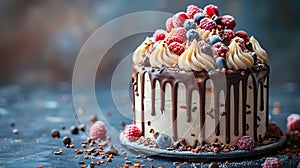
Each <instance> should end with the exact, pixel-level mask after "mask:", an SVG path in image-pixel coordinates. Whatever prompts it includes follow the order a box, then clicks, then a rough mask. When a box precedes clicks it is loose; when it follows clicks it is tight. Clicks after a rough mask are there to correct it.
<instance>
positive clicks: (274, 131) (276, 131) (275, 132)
mask: <svg viewBox="0 0 300 168" xmlns="http://www.w3.org/2000/svg"><path fill="white" fill-rule="evenodd" d="M282 135H283V134H282V131H281V130H280V128H279V126H278V125H277V124H275V123H270V124H269V126H268V130H267V131H266V134H265V137H267V138H280V137H281V136H282Z"/></svg>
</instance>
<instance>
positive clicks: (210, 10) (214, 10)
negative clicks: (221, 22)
mask: <svg viewBox="0 0 300 168" xmlns="http://www.w3.org/2000/svg"><path fill="white" fill-rule="evenodd" d="M204 12H205V13H206V14H207V15H208V16H209V17H212V16H213V15H217V16H219V8H218V7H217V6H216V5H213V4H210V5H207V6H205V8H204Z"/></svg>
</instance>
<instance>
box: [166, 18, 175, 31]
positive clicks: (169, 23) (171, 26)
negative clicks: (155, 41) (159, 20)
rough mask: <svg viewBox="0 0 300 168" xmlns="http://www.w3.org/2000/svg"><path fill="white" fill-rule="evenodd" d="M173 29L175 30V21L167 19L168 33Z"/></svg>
mask: <svg viewBox="0 0 300 168" xmlns="http://www.w3.org/2000/svg"><path fill="white" fill-rule="evenodd" d="M173 28H174V26H173V19H172V18H169V19H167V21H166V30H167V32H170V31H171V30H172V29H173Z"/></svg>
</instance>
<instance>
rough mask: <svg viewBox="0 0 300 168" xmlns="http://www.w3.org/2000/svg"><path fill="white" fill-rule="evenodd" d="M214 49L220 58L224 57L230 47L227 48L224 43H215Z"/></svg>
mask: <svg viewBox="0 0 300 168" xmlns="http://www.w3.org/2000/svg"><path fill="white" fill-rule="evenodd" d="M212 47H213V49H214V50H215V51H217V53H218V55H220V56H224V55H225V54H226V52H227V51H228V50H229V48H228V46H226V45H225V44H224V43H222V42H218V43H215V44H214V45H213V46H212Z"/></svg>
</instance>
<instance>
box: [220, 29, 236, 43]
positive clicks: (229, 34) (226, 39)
mask: <svg viewBox="0 0 300 168" xmlns="http://www.w3.org/2000/svg"><path fill="white" fill-rule="evenodd" d="M233 38H234V32H233V31H232V30H231V29H225V30H223V33H222V39H223V43H224V44H226V45H229V44H230V42H231V40H232V39H233Z"/></svg>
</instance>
